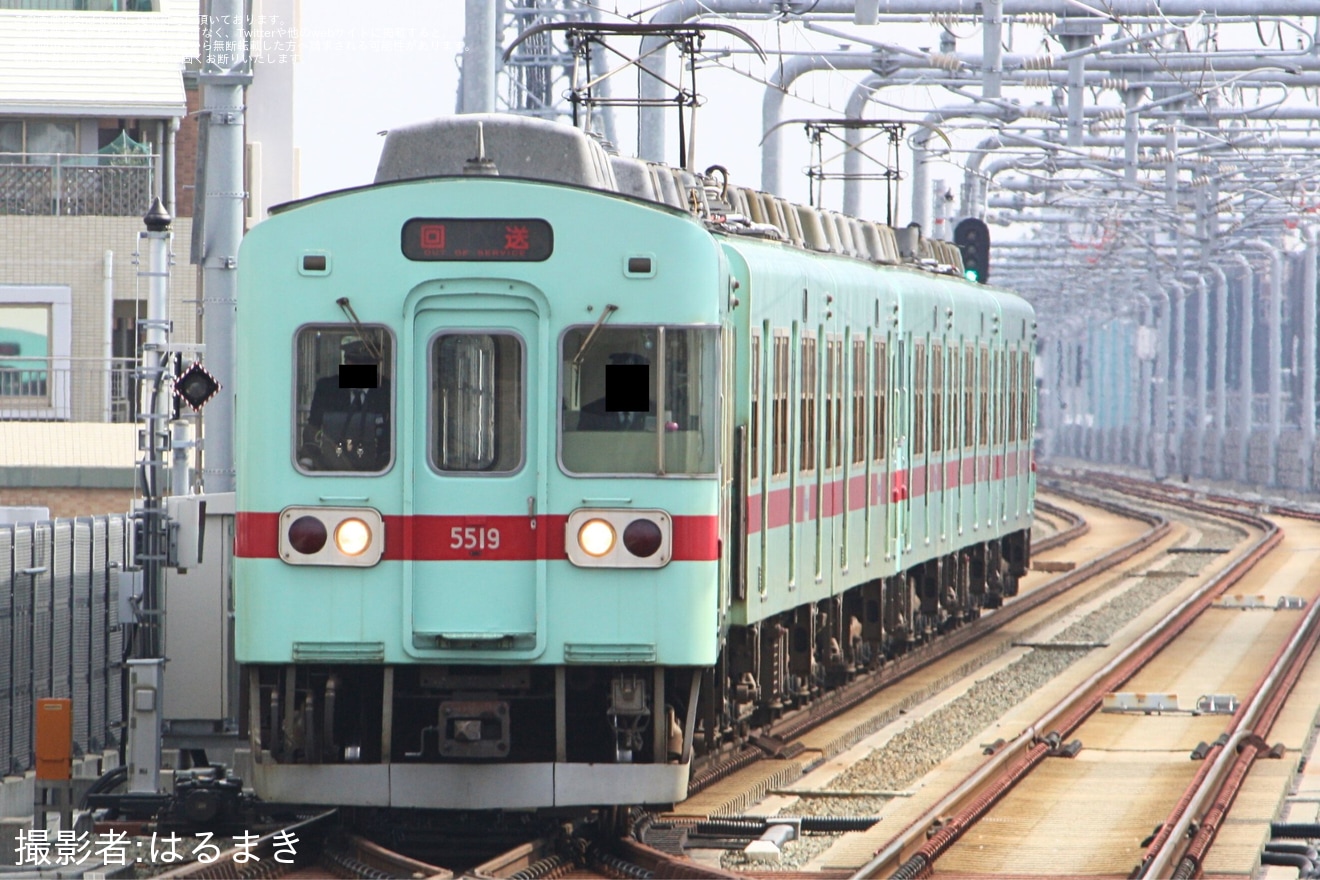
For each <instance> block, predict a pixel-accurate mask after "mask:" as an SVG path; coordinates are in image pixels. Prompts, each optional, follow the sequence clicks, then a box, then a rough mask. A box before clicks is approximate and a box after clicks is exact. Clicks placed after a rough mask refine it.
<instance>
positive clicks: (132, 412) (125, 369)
mask: <svg viewBox="0 0 1320 880" xmlns="http://www.w3.org/2000/svg"><path fill="white" fill-rule="evenodd" d="M136 368H137V362H136V361H135V360H134V359H132V358H112V359H110V360H106V359H104V358H68V357H65V358H37V357H10V356H6V357H0V421H62V422H69V421H72V422H131V421H133V420H134V418H135V417H136V414H137V378H136V376H135V375H134V371H135V370H136Z"/></svg>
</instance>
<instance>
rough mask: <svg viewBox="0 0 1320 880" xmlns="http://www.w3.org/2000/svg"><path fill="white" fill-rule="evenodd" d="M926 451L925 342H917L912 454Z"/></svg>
mask: <svg viewBox="0 0 1320 880" xmlns="http://www.w3.org/2000/svg"><path fill="white" fill-rule="evenodd" d="M925 452H926V344H925V343H924V342H918V343H917V344H916V346H915V348H914V351H913V355H912V454H913V455H924V454H925Z"/></svg>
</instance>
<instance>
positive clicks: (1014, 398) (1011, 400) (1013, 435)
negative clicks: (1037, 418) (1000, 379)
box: [1004, 351, 1018, 443]
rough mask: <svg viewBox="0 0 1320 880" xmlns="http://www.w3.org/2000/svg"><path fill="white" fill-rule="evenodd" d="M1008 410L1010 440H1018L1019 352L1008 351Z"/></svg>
mask: <svg viewBox="0 0 1320 880" xmlns="http://www.w3.org/2000/svg"><path fill="white" fill-rule="evenodd" d="M1005 409H1007V410H1008V411H1007V412H1006V413H1004V416H1005V421H1007V422H1008V442H1009V443H1012V442H1013V441H1015V440H1017V433H1018V431H1017V420H1018V359H1017V352H1015V351H1010V352H1009V353H1008V401H1007V404H1006V406H1005Z"/></svg>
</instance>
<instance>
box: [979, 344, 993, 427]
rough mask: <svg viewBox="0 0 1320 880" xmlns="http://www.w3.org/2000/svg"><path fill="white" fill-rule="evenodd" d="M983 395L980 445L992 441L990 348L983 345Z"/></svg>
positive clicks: (980, 383)
mask: <svg viewBox="0 0 1320 880" xmlns="http://www.w3.org/2000/svg"><path fill="white" fill-rule="evenodd" d="M979 387H980V396H981V418H980V425H979V428H980V430H979V431H978V434H977V436H979V437H980V439H981V443H980V445H982V446H984V445H986V444H987V443H989V442H990V349H989V348H987V347H986V346H984V345H983V346H981V381H980V382H979Z"/></svg>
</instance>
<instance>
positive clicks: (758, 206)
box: [270, 113, 963, 277]
mask: <svg viewBox="0 0 1320 880" xmlns="http://www.w3.org/2000/svg"><path fill="white" fill-rule="evenodd" d="M458 177H463V178H472V177H501V178H506V179H515V180H524V181H531V182H538V183H549V184H555V185H560V186H570V187H575V188H585V189H590V190H594V191H597V192H603V193H610V194H613V195H616V196H619V197H622V198H627V199H631V200H636V201H642V202H646V203H649V204H650V205H652V206H653V207H663V208H668V209H670V210H672V211H676V212H682V213H685V214H688V215H695V217H696V218H697V219H700V220H702V221H704V222H705V223H706V225H707V226H708V227H709V228H711V230H712V231H715V232H722V233H725V234H727V235H731V236H744V237H751V238H759V239H764V240H771V241H778V242H781V243H783V244H785V245H789V246H791V247H794V248H797V249H800V250H803V251H806V252H808V253H812V252H815V253H832V254H837V255H841V256H847V257H853V258H856V259H861V260H865V261H868V262H871V263H880V264H888V265H903V266H906V267H908V268H913V269H917V270H921V271H925V272H930V273H935V274H943V275H955V276H959V277H961V275H962V271H963V266H962V255H961V252H960V251H959V250H958V248H957V247H956V246H955V245H953V244H952V243H950V242H943V241H935V240H932V239H929V238H925V237H924V236H922V235H921V234H920V230H918V229H916V228H915V227H910V228H906V229H894V228H891V227H889V226H887V225H885V224H883V223H876V222H873V221H869V220H862V219H859V218H856V217H849V216H847V215H844V214H841V213H839V212H836V211H828V210H823V209H818V208H815V207H812V206H808V205H799V204H794V203H792V202H789V201H787V200H786V199H783V198H780V197H778V196H775V195H772V194H770V193H765V192H759V191H757V190H754V189H751V188H750V187H741V186H737V185H734V184H731V183H730V181H729V180H728V174H727V172H725V171H724V169H722V168H720V167H719V166H712V167H711V168H710V169H707V173H706V174H704V175H698V174H694V173H693V172H690V171H687V170H684V169H679V168H671V167H669V166H666V165H662V164H659V163H655V162H646V161H643V160H641V159H633V158H628V157H624V156H618V155H612V154H611V152H610V151H609V150H608V149H607V148H606V145H603V144H602V143H601V142H600V141H599V140H597V139H596V138H594V137H593V136H591V135H590V134H588V133H586V132H584V131H582V130H581V129H578V128H574V127H572V126H568V125H564V124H562V123H559V122H553V121H549V120H544V119H537V118H535V117H528V116H513V115H510V114H501V113H471V114H462V115H458V116H450V117H444V118H440V119H434V120H430V121H427V122H420V123H416V124H413V125H407V126H402V127H399V128H394V129H390V130H389V131H388V132H387V133H386V136H385V146H384V148H383V149H382V151H381V157H380V162H379V164H378V166H377V168H376V177H375V180H374V181H373V182H372V183H370V184H367V185H365V186H360V187H351V188H348V189H342V190H335V191H333V192H328V193H322V194H319V195H316V196H311V197H309V198H306V199H300V200H297V201H293V202H286V203H284V204H281V205H276V206H274V207H272V208H271V209H270V213H272V214H278V213H283V212H285V211H288V210H291V209H293V208H297V207H302V206H304V205H307V204H310V203H313V202H317V201H320V200H323V199H326V198H331V197H336V196H341V195H346V194H350V193H355V192H361V191H364V190H369V189H373V188H377V187H381V186H390V185H398V184H404V183H408V182H416V181H421V180H433V179H443V178H458Z"/></svg>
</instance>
